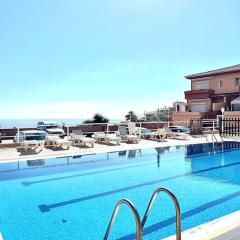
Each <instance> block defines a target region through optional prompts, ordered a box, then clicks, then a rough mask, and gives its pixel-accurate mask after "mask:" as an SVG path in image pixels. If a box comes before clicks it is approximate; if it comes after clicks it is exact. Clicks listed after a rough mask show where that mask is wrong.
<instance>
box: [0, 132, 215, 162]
mask: <svg viewBox="0 0 240 240" xmlns="http://www.w3.org/2000/svg"><path fill="white" fill-rule="evenodd" d="M209 141H211V138H209ZM205 142H208V141H206V138H205V137H200V138H193V137H189V139H187V140H175V139H167V140H165V141H164V142H157V141H151V140H141V141H140V142H139V143H138V144H131V143H121V144H120V145H114V144H112V145H106V144H95V146H94V148H88V147H77V146H72V147H70V149H69V150H65V149H56V150H54V149H52V148H44V149H43V150H42V151H40V152H38V153H36V152H35V151H28V152H25V151H24V150H23V149H21V148H20V147H19V148H10V147H5V148H0V161H1V162H8V161H16V160H18V161H20V160H33V159H39V158H41V159H42V158H49V157H64V156H74V155H85V154H93V153H102V152H114V151H123V150H131V149H142V148H157V147H166V146H176V145H186V144H197V143H205Z"/></svg>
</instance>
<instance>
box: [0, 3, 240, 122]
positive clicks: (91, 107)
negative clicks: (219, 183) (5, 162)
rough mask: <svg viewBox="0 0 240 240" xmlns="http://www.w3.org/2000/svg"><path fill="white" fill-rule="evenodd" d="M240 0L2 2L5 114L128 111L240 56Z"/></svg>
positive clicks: (148, 106) (0, 69)
mask: <svg viewBox="0 0 240 240" xmlns="http://www.w3.org/2000/svg"><path fill="white" fill-rule="evenodd" d="M239 9H240V2H239V1H238V0H229V1H219V0H218V1H217V0H212V1H207V0H201V1H198V0H172V1H167V0H114V1H113V0H101V1H100V0H89V1H83V0H68V1H67V0H42V1H32V0H24V1H19V0H9V1H0V84H1V95H0V118H51V117H52V118H57V117H59V118H86V117H90V116H91V115H92V114H93V113H94V112H96V111H98V112H102V113H104V114H105V115H107V116H108V117H110V118H122V117H123V115H124V114H125V113H126V112H127V111H128V110H130V109H133V110H135V111H137V112H139V113H142V112H143V111H144V110H154V109H155V108H157V107H159V106H163V105H168V104H171V102H173V101H175V100H183V99H184V94H183V92H184V90H188V89H189V88H190V84H189V81H188V80H186V79H184V76H185V75H187V74H190V73H196V72H201V71H205V70H208V69H214V68H218V67H225V66H229V65H234V64H239V63H240V62H239V56H240V47H239V39H240V28H239V23H240V20H239Z"/></svg>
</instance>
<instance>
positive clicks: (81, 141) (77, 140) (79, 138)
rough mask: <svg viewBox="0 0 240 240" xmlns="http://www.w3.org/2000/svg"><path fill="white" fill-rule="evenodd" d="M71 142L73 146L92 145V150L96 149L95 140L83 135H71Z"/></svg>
mask: <svg viewBox="0 0 240 240" xmlns="http://www.w3.org/2000/svg"><path fill="white" fill-rule="evenodd" d="M70 137H71V140H72V143H73V145H78V146H83V145H84V146H87V145H90V146H91V147H92V148H93V147H94V144H95V142H96V141H95V139H93V138H90V137H85V136H84V135H83V134H81V133H80V134H76V133H71V134H70Z"/></svg>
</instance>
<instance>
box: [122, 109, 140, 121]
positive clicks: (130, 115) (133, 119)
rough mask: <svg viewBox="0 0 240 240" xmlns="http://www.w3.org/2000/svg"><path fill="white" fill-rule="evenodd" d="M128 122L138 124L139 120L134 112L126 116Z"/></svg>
mask: <svg viewBox="0 0 240 240" xmlns="http://www.w3.org/2000/svg"><path fill="white" fill-rule="evenodd" d="M125 118H126V120H127V121H131V122H138V121H139V119H138V117H137V115H136V113H135V112H134V111H129V112H128V114H127V115H126V116H125Z"/></svg>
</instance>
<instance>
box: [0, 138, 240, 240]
mask: <svg viewBox="0 0 240 240" xmlns="http://www.w3.org/2000/svg"><path fill="white" fill-rule="evenodd" d="M239 156H240V143H236V142H225V143H224V144H221V143H218V144H199V145H189V146H181V147H167V148H158V149H144V150H132V151H122V152H113V153H105V154H96V155H88V156H77V157H68V158H58V159H48V160H39V161H27V162H15V163H8V164H0V196H1V200H0V232H2V234H3V237H4V240H29V239H31V240H55V239H61V240H75V239H79V240H85V239H86V240H87V239H89V240H94V239H96V240H98V239H103V236H104V233H105V230H106V227H107V225H108V222H109V219H110V216H111V214H112V210H113V208H114V205H115V203H116V202H117V200H119V199H120V198H129V199H131V200H132V201H133V203H134V204H135V205H136V206H137V208H138V210H139V213H140V216H141V217H142V216H143V214H144V211H145V209H146V207H147V203H148V201H149V199H150V197H151V194H152V193H153V191H154V190H155V189H156V188H158V187H166V188H168V189H170V190H171V191H172V192H173V193H174V194H175V195H176V196H177V198H178V200H179V202H180V205H181V211H182V228H183V230H185V229H189V228H191V227H194V226H196V225H199V224H201V223H203V222H206V221H210V220H213V219H215V218H218V217H221V216H223V215H226V214H229V213H231V212H234V211H237V210H239V209H240V185H239V184H240V178H239V174H240V158H239ZM174 213H175V211H174V206H173V204H172V203H171V202H170V201H169V198H168V197H167V196H165V195H164V194H160V195H159V197H158V199H157V201H156V203H155V205H154V208H153V211H152V213H151V214H150V216H149V219H148V220H147V222H146V225H145V227H144V239H148V240H150V239H151V240H153V239H160V238H163V237H166V236H169V235H172V234H174V233H175V232H174V230H175V223H174ZM134 231H135V224H134V220H133V219H132V217H131V213H130V211H129V209H127V208H126V207H125V206H124V207H123V208H122V209H121V210H120V212H119V216H118V217H117V220H116V222H115V225H114V227H113V231H112V233H111V237H110V239H122V240H127V239H134Z"/></svg>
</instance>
